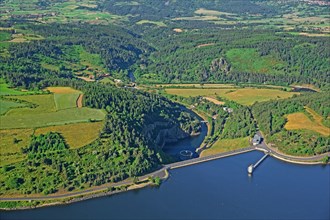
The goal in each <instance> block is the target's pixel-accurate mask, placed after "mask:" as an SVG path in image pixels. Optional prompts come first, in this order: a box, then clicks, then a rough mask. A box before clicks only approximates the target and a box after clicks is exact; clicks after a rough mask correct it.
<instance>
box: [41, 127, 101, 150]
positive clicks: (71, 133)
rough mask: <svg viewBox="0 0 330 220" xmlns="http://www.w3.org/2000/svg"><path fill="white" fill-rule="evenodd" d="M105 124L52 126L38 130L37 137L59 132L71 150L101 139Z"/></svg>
mask: <svg viewBox="0 0 330 220" xmlns="http://www.w3.org/2000/svg"><path fill="white" fill-rule="evenodd" d="M102 126H103V122H94V123H76V124H69V125H60V126H50V127H44V128H38V129H37V130H36V131H35V135H40V134H46V133H48V132H58V133H60V134H61V135H63V137H64V138H65V141H66V143H67V144H68V145H69V146H70V148H71V149H76V148H80V147H83V146H85V145H87V144H90V143H92V142H93V141H94V140H96V139H97V138H98V137H99V132H100V130H101V129H102Z"/></svg>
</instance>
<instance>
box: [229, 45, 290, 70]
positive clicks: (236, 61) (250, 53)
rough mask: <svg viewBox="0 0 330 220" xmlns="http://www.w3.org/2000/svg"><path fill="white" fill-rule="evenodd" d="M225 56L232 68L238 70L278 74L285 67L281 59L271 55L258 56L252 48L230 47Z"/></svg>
mask: <svg viewBox="0 0 330 220" xmlns="http://www.w3.org/2000/svg"><path fill="white" fill-rule="evenodd" d="M226 57H227V59H228V61H229V63H231V64H232V65H233V69H234V70H235V71H240V72H251V73H269V74H278V73H281V71H280V70H281V69H283V68H284V67H285V63H284V62H283V61H280V60H277V59H276V58H275V57H273V56H272V55H267V56H260V55H259V54H258V52H257V51H256V50H255V49H253V48H240V49H231V50H229V51H227V53H226Z"/></svg>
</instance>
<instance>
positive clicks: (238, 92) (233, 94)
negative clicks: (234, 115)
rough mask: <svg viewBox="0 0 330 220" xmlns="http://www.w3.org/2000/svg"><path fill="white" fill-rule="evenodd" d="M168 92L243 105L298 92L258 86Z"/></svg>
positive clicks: (285, 96) (168, 91)
mask: <svg viewBox="0 0 330 220" xmlns="http://www.w3.org/2000/svg"><path fill="white" fill-rule="evenodd" d="M165 91H166V93H168V94H172V95H179V96H183V97H189V96H192V97H194V96H204V97H211V98H217V97H218V96H219V97H223V98H226V99H229V100H232V101H235V102H237V103H240V104H242V105H252V104H253V103H255V102H257V101H258V102H263V101H269V100H275V99H285V98H289V97H292V96H293V95H295V94H299V93H297V92H286V91H283V90H278V89H257V88H240V89H236V88H233V89H220V88H219V89H165Z"/></svg>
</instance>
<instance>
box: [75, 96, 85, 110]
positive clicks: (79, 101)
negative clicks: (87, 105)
mask: <svg viewBox="0 0 330 220" xmlns="http://www.w3.org/2000/svg"><path fill="white" fill-rule="evenodd" d="M83 97H84V94H79V97H78V99H77V107H78V108H82V107H83V102H82V101H83Z"/></svg>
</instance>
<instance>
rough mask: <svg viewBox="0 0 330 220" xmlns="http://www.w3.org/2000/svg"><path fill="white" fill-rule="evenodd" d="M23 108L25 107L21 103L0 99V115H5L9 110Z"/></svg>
mask: <svg viewBox="0 0 330 220" xmlns="http://www.w3.org/2000/svg"><path fill="white" fill-rule="evenodd" d="M23 106H25V105H24V104H23V103H18V102H13V101H9V100H3V99H0V115H3V114H5V113H6V112H8V111H9V110H10V109H13V108H17V107H23Z"/></svg>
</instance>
